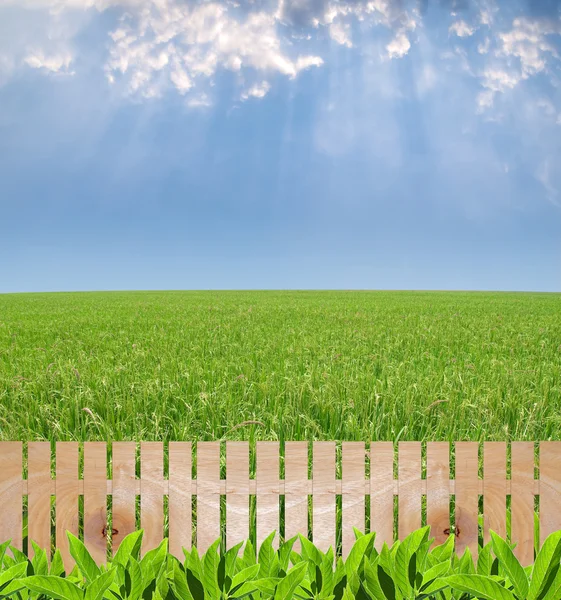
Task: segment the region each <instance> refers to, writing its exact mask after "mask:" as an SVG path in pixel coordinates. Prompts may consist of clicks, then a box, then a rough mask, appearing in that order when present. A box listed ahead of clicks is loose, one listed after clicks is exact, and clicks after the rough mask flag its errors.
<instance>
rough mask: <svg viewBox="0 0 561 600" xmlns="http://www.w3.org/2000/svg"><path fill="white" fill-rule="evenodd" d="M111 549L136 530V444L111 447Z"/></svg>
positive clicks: (116, 547) (125, 443) (114, 443)
mask: <svg viewBox="0 0 561 600" xmlns="http://www.w3.org/2000/svg"><path fill="white" fill-rule="evenodd" d="M111 460H112V478H113V490H112V525H111V527H112V532H111V533H112V549H113V554H115V552H117V550H118V549H119V546H120V544H121V542H122V541H123V538H125V537H126V536H127V535H128V534H129V533H132V532H133V531H135V529H136V443H135V442H113V446H112V459H111Z"/></svg>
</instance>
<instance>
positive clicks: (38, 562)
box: [31, 541, 49, 575]
mask: <svg viewBox="0 0 561 600" xmlns="http://www.w3.org/2000/svg"><path fill="white" fill-rule="evenodd" d="M31 547H32V548H33V558H32V559H31V564H32V565H33V575H48V574H49V561H48V559H47V552H46V550H45V549H44V548H41V546H39V544H36V543H35V542H34V541H31Z"/></svg>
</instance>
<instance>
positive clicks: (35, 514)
mask: <svg viewBox="0 0 561 600" xmlns="http://www.w3.org/2000/svg"><path fill="white" fill-rule="evenodd" d="M27 493H28V495H27V534H28V538H29V543H28V553H29V557H30V558H33V554H34V552H33V547H32V546H31V541H34V542H35V543H36V544H37V545H38V546H39V547H41V548H44V549H45V550H46V551H47V558H49V559H50V557H51V444H50V443H49V442H29V444H28V445H27Z"/></svg>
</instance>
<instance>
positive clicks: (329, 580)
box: [319, 551, 334, 596]
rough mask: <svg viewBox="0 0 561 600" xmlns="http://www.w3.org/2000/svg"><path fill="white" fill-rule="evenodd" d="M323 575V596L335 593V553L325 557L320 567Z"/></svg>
mask: <svg viewBox="0 0 561 600" xmlns="http://www.w3.org/2000/svg"><path fill="white" fill-rule="evenodd" d="M319 570H320V573H321V591H322V596H324V595H325V594H332V593H333V584H334V577H333V552H332V551H331V552H329V553H328V554H326V555H325V556H324V557H323V560H322V561H321V565H320V567H319Z"/></svg>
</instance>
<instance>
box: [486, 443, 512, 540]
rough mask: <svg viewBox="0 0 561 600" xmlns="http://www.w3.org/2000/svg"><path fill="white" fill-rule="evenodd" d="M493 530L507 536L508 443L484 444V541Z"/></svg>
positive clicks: (489, 537) (489, 538) (488, 538)
mask: <svg viewBox="0 0 561 600" xmlns="http://www.w3.org/2000/svg"><path fill="white" fill-rule="evenodd" d="M490 530H492V531H494V532H495V533H497V534H498V535H500V536H501V537H503V538H506V533H507V531H506V443H505V442H485V443H484V444H483V543H484V544H488V543H489V542H490V541H491V534H490V533H489V531H490Z"/></svg>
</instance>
